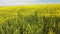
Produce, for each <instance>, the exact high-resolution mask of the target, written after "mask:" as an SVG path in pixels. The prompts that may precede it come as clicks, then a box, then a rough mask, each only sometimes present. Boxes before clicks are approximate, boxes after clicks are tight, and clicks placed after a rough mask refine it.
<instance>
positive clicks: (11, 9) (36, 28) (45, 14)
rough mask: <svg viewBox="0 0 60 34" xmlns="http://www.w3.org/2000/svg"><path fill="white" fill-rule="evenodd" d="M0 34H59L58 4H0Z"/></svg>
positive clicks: (59, 16) (59, 10)
mask: <svg viewBox="0 0 60 34" xmlns="http://www.w3.org/2000/svg"><path fill="white" fill-rule="evenodd" d="M0 34H60V4H50V5H47V4H46V5H29V6H1V7H0Z"/></svg>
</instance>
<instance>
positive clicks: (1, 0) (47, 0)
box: [0, 0, 60, 6]
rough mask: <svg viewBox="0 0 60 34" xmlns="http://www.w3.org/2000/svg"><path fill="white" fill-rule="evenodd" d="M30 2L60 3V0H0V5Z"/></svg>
mask: <svg viewBox="0 0 60 34" xmlns="http://www.w3.org/2000/svg"><path fill="white" fill-rule="evenodd" d="M30 4H60V0H0V6H10V5H30Z"/></svg>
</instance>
